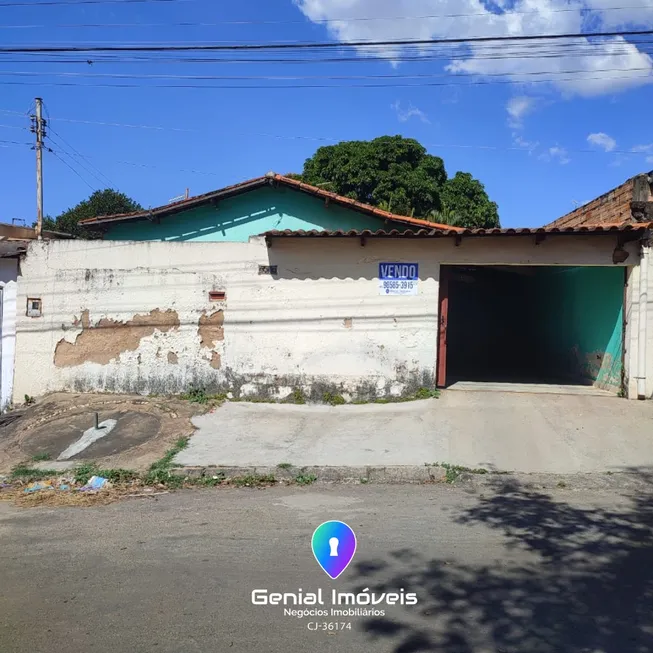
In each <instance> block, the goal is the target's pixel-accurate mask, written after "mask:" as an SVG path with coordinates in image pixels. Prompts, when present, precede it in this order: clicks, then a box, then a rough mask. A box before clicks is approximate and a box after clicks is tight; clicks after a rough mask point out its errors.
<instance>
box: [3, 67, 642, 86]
mask: <svg viewBox="0 0 653 653" xmlns="http://www.w3.org/2000/svg"><path fill="white" fill-rule="evenodd" d="M615 70H617V69H615ZM645 70H648V69H645ZM500 74H501V75H505V76H509V77H515V76H523V75H528V74H530V73H518V72H515V73H500ZM548 74H554V73H552V72H548ZM472 75H475V76H479V77H489V76H490V75H488V74H484V73H465V74H460V75H455V76H456V77H461V78H468V77H470V76H472ZM637 79H643V80H645V79H651V80H653V74H651V73H650V72H649V73H648V74H647V75H623V74H621V75H612V76H611V75H598V76H596V75H590V76H575V77H552V78H544V79H542V78H539V79H528V80H524V79H500V80H496V79H489V80H474V81H470V82H465V83H453V82H423V83H420V84H399V83H392V84H377V83H369V84H368V83H363V84H358V83H357V84H283V85H270V84H267V85H266V84H248V85H243V84H240V85H238V84H147V85H143V84H127V83H117V84H102V83H100V84H96V83H93V84H80V83H76V82H49V81H46V82H44V81H34V82H30V81H12V80H9V81H3V82H2V83H3V84H5V85H13V86H69V87H77V88H138V89H150V88H170V89H175V88H184V89H190V88H192V89H209V90H213V89H223V90H232V91H239V90H243V91H244V90H268V91H269V90H299V89H346V88H431V87H447V86H449V87H466V86H487V85H492V84H550V83H553V82H555V83H557V84H559V83H561V82H563V83H564V82H578V81H590V80H637Z"/></svg>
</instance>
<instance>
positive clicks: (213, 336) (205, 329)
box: [198, 311, 224, 349]
mask: <svg viewBox="0 0 653 653" xmlns="http://www.w3.org/2000/svg"><path fill="white" fill-rule="evenodd" d="M223 325H224V311H216V312H215V313H211V315H207V314H206V311H204V312H203V313H202V315H201V316H200V321H199V329H198V332H199V334H200V340H201V346H202V347H205V348H206V349H213V347H214V346H215V343H216V342H220V341H222V340H224V326H223Z"/></svg>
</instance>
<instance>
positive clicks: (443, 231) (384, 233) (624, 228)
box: [262, 223, 653, 238]
mask: <svg viewBox="0 0 653 653" xmlns="http://www.w3.org/2000/svg"><path fill="white" fill-rule="evenodd" d="M652 226H653V223H638V224H617V225H605V224H604V225H594V226H588V227H582V226H581V227H564V228H557V227H536V228H523V229H460V228H452V227H446V226H441V225H435V224H434V225H433V226H432V228H430V229H418V230H417V231H410V230H406V231H400V230H398V229H392V230H390V231H388V230H383V229H379V230H378V231H371V230H369V229H365V230H362V231H357V230H354V229H352V230H350V231H342V230H338V231H318V230H316V229H313V230H311V231H304V230H298V231H291V230H290V229H286V230H284V231H268V232H266V233H265V234H262V235H264V236H266V237H270V238H347V237H356V238H360V237H364V238H443V237H447V236H527V235H537V234H588V233H590V234H591V233H618V232H640V231H641V232H644V231H646V230H647V229H650V228H651V227H652Z"/></svg>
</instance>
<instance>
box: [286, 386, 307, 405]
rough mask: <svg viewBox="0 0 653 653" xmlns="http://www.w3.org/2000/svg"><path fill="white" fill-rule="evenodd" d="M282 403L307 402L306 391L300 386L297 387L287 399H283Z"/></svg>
mask: <svg viewBox="0 0 653 653" xmlns="http://www.w3.org/2000/svg"><path fill="white" fill-rule="evenodd" d="M282 403H284V404H299V405H301V404H305V403H306V397H305V396H304V393H303V392H302V391H301V390H300V389H299V388H296V389H295V390H293V392H292V393H291V394H290V395H289V396H288V397H286V399H284V400H283V402H282Z"/></svg>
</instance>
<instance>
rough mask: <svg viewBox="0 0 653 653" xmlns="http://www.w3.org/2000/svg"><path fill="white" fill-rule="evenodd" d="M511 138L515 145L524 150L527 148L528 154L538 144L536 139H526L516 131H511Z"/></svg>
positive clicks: (531, 152)
mask: <svg viewBox="0 0 653 653" xmlns="http://www.w3.org/2000/svg"><path fill="white" fill-rule="evenodd" d="M512 140H513V143H514V144H515V145H516V146H517V147H521V148H523V149H524V150H528V153H529V154H533V152H534V151H535V150H536V149H537V148H538V147H539V146H540V144H539V142H538V141H527V140H526V139H525V138H522V137H521V136H520V135H519V134H518V133H516V132H513V134H512Z"/></svg>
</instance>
